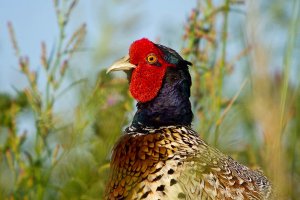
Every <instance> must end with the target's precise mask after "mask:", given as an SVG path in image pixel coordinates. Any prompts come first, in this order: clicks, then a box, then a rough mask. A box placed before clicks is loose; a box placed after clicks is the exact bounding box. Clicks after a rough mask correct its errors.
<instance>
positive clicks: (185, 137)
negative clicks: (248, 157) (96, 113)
mask: <svg viewBox="0 0 300 200" xmlns="http://www.w3.org/2000/svg"><path fill="white" fill-rule="evenodd" d="M195 163H197V164H195ZM111 167H112V174H114V175H113V176H112V177H111V180H110V182H109V184H108V191H107V192H108V194H107V197H108V199H161V200H162V199H264V197H265V196H268V195H269V194H270V185H269V182H268V181H267V179H266V177H265V176H263V175H262V173H261V172H259V171H253V170H251V169H249V168H248V167H245V166H242V165H240V164H239V163H237V162H236V161H234V160H233V159H232V158H230V157H229V156H226V155H224V154H222V153H221V152H219V151H218V150H217V149H214V148H212V147H209V146H208V145H207V144H206V143H205V142H204V141H203V140H201V139H200V137H199V136H198V134H197V133H196V132H194V131H193V130H192V129H191V128H190V127H186V126H169V127H161V128H159V129H149V130H147V129H144V130H143V132H139V133H138V134H137V132H136V130H130V128H129V129H127V132H126V134H125V135H123V136H122V137H121V139H120V140H119V142H118V143H117V145H116V146H115V149H114V152H113V157H112V166H111Z"/></svg>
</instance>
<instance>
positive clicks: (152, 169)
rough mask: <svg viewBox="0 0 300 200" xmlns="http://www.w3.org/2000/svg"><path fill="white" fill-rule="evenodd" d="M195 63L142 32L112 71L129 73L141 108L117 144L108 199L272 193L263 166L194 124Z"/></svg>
mask: <svg viewBox="0 0 300 200" xmlns="http://www.w3.org/2000/svg"><path fill="white" fill-rule="evenodd" d="M190 65H191V63H190V62H188V61H186V60H184V59H183V58H182V57H181V56H180V55H179V54H178V53H177V52H176V51H174V50H173V49H171V48H168V47H165V46H163V45H160V44H156V43H153V42H151V41H150V40H148V39H146V38H142V39H140V40H137V41H135V42H133V43H132V44H131V46H130V49H129V55H127V56H125V57H123V58H122V59H120V60H118V61H117V62H115V63H114V64H113V65H112V66H111V67H110V68H109V69H108V70H107V72H111V71H117V70H123V71H126V72H127V74H128V79H129V89H130V92H131V94H132V96H133V97H134V98H135V99H136V100H137V111H136V113H135V115H134V118H133V121H132V124H131V125H130V126H129V127H128V128H126V130H125V132H124V134H123V135H122V136H121V138H120V139H119V141H118V142H117V143H116V145H115V147H114V149H113V153H112V158H111V163H110V164H111V174H110V178H109V181H108V184H107V188H106V194H105V199H134V200H138V199H151V200H152V199H153V200H154V199H155V200H158V199H160V200H162V199H193V200H194V199H211V200H218V199H228V200H229V199H230V200H239V199H240V200H243V199H249V200H250V199H270V196H271V184H270V182H269V181H268V179H267V178H266V177H265V176H264V175H263V173H262V172H261V171H259V170H251V169H249V168H248V167H246V166H244V165H242V164H240V163H238V162H237V161H235V160H233V159H232V158H231V157H230V156H227V155H224V154H223V153H221V152H220V151H219V150H217V149H216V148H213V147H211V146H209V145H208V144H207V143H206V142H204V141H203V140H202V139H201V138H200V137H199V135H198V134H197V133H196V132H195V131H194V130H193V129H192V128H191V122H192V118H193V113H192V110H191V103H190V101H189V97H190V87H191V84H192V82H191V76H190V74H189V69H188V67H189V66H190Z"/></svg>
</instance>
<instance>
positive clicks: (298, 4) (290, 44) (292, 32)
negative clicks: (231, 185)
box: [280, 0, 300, 137]
mask: <svg viewBox="0 0 300 200" xmlns="http://www.w3.org/2000/svg"><path fill="white" fill-rule="evenodd" d="M293 8H294V9H293V17H292V20H291V23H290V25H289V33H288V41H287V48H286V51H285V55H284V59H283V67H284V68H283V70H284V71H283V85H282V88H281V102H280V113H281V116H280V128H281V137H282V135H283V131H284V128H285V122H284V121H285V116H286V115H285V112H286V106H287V105H286V104H287V102H286V100H287V95H288V89H289V77H290V65H291V57H292V54H293V49H294V45H295V37H296V34H297V28H298V27H297V21H298V20H299V17H300V16H299V15H300V14H299V13H300V9H299V8H300V1H299V0H294V2H293Z"/></svg>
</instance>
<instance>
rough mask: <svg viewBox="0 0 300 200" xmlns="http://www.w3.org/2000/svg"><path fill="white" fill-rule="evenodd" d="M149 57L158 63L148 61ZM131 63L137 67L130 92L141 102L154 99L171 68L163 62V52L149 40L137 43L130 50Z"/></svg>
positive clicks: (141, 40) (131, 81) (132, 76)
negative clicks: (152, 57)
mask: <svg viewBox="0 0 300 200" xmlns="http://www.w3.org/2000/svg"><path fill="white" fill-rule="evenodd" d="M149 55H154V56H155V57H156V58H157V61H156V63H153V64H150V63H149V62H148V61H147V57H148V56H149ZM129 56H130V63H132V64H135V65H136V66H137V67H136V68H135V69H134V70H133V72H132V75H131V80H130V92H131V94H132V96H133V97H134V98H135V99H136V100H137V101H139V102H142V103H144V102H147V101H151V100H152V99H154V98H155V97H156V96H157V94H158V92H159V90H160V88H161V86H162V83H163V79H164V76H165V73H166V71H167V67H169V66H170V64H168V63H167V62H166V61H165V60H163V55H162V52H161V51H160V50H159V48H158V47H157V46H156V45H155V44H154V43H152V42H151V41H149V40H148V39H145V38H143V39H140V40H137V41H135V42H134V43H133V44H132V45H131V47H130V50H129Z"/></svg>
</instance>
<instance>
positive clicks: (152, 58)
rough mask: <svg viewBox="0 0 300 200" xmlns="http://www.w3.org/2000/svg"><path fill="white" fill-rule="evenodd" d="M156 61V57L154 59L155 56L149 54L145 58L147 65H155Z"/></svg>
mask: <svg viewBox="0 0 300 200" xmlns="http://www.w3.org/2000/svg"><path fill="white" fill-rule="evenodd" d="M156 61H157V57H156V55H155V54H149V55H148V56H147V62H148V63H149V64H154V63H156Z"/></svg>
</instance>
